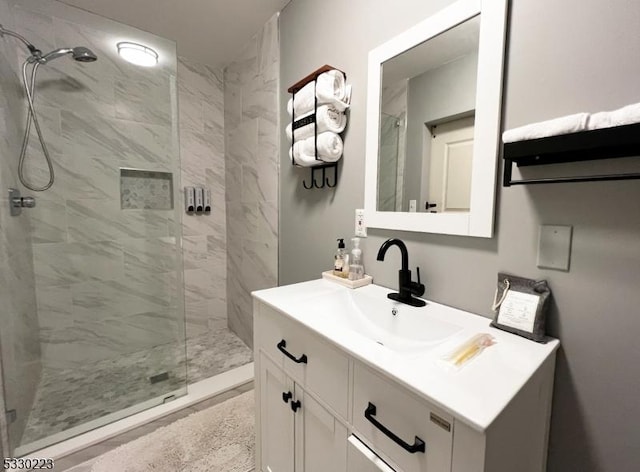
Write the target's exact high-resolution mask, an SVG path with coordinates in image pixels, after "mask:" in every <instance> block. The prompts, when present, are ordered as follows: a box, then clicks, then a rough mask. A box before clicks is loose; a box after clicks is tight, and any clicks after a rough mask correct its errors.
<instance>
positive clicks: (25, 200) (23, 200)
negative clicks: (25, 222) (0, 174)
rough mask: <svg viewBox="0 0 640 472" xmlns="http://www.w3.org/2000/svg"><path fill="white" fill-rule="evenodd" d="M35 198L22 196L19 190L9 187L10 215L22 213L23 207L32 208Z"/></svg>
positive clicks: (34, 204)
mask: <svg viewBox="0 0 640 472" xmlns="http://www.w3.org/2000/svg"><path fill="white" fill-rule="evenodd" d="M35 206H36V199H35V198H34V197H23V196H21V195H20V190H18V189H15V188H10V189H9V210H10V213H11V216H18V215H19V214H20V213H22V209H23V208H34V207H35Z"/></svg>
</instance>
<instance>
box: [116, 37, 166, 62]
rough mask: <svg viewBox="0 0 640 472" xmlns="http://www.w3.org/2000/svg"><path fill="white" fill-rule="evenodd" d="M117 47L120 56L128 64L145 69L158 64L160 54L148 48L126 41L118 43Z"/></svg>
mask: <svg viewBox="0 0 640 472" xmlns="http://www.w3.org/2000/svg"><path fill="white" fill-rule="evenodd" d="M117 46H118V54H120V57H122V58H123V59H124V60H125V61H127V62H130V63H132V64H135V65H137V66H143V67H153V66H155V65H156V64H158V53H157V52H155V51H154V50H153V49H151V48H149V47H147V46H143V45H142V44H138V43H130V42H126V41H124V42H120V43H118V44H117Z"/></svg>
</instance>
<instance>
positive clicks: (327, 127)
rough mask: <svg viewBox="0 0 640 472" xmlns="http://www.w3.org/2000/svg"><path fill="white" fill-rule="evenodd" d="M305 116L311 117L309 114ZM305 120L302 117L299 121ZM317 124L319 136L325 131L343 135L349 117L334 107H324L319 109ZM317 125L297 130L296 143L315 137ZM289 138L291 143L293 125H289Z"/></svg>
mask: <svg viewBox="0 0 640 472" xmlns="http://www.w3.org/2000/svg"><path fill="white" fill-rule="evenodd" d="M305 116H309V115H308V114H307V115H305ZM302 118H304V116H301V117H300V118H299V119H302ZM316 122H317V123H318V134H319V133H322V132H324V131H331V132H332V133H342V132H343V131H344V128H345V126H347V116H346V115H345V114H344V113H343V112H341V111H340V110H338V109H337V108H336V107H335V106H333V105H322V106H320V107H318V111H317V112H316ZM314 130H315V125H314V124H313V123H310V124H308V125H305V126H302V127H301V128H298V129H296V131H295V135H296V141H299V140H301V139H305V138H308V137H309V136H313V134H314ZM286 131H287V138H289V141H291V136H292V133H291V123H289V124H288V125H287V129H286Z"/></svg>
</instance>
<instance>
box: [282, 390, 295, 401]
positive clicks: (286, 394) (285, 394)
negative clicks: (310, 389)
mask: <svg viewBox="0 0 640 472" xmlns="http://www.w3.org/2000/svg"><path fill="white" fill-rule="evenodd" d="M292 397H293V393H291V392H282V401H283V402H285V403H289V400H291V398H292Z"/></svg>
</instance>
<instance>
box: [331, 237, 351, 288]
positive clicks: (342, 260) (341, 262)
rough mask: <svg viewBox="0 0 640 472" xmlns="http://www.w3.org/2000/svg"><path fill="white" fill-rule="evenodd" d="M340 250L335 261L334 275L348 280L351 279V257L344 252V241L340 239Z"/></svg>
mask: <svg viewBox="0 0 640 472" xmlns="http://www.w3.org/2000/svg"><path fill="white" fill-rule="evenodd" d="M337 241H338V250H337V251H336V255H335V260H334V261H333V275H335V276H338V277H342V278H343V279H346V278H348V277H349V255H348V254H347V252H346V251H345V250H344V239H338V240H337Z"/></svg>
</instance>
